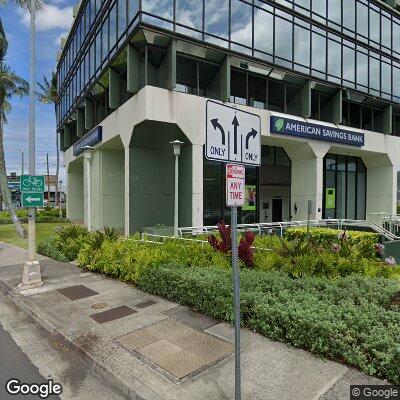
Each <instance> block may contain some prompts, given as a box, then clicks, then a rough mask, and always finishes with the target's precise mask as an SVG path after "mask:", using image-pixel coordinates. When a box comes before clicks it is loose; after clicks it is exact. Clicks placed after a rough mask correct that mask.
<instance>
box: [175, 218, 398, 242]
mask: <svg viewBox="0 0 400 400" xmlns="http://www.w3.org/2000/svg"><path fill="white" fill-rule="evenodd" d="M399 223H400V216H399ZM349 225H350V226H354V227H360V228H368V229H371V230H373V231H375V232H377V233H379V234H380V235H382V236H384V237H385V239H387V240H390V241H391V240H397V239H400V237H399V236H396V235H395V234H394V233H392V232H390V231H389V230H387V229H385V228H383V227H382V226H380V225H378V224H376V223H375V222H373V221H367V220H353V219H321V220H310V221H307V220H302V221H285V222H263V223H254V224H239V225H238V231H240V232H243V231H252V232H254V231H256V232H258V234H259V235H260V236H261V235H263V234H271V233H272V232H274V231H279V235H280V236H281V237H282V236H283V233H284V230H285V229H287V228H292V227H305V226H310V227H335V228H336V229H343V226H349ZM217 231H218V227H217V226H216V225H214V226H210V225H209V226H189V227H180V228H178V235H179V237H183V236H184V235H190V236H198V235H202V234H209V233H212V232H217Z"/></svg>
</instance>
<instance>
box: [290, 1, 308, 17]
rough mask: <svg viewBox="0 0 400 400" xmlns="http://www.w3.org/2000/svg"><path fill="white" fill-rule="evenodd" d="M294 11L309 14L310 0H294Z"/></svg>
mask: <svg viewBox="0 0 400 400" xmlns="http://www.w3.org/2000/svg"><path fill="white" fill-rule="evenodd" d="M294 2H295V7H294V9H295V11H297V12H299V13H301V14H304V15H307V16H309V15H310V8H311V4H310V0H295V1H294Z"/></svg>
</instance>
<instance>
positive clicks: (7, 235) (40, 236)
mask: <svg viewBox="0 0 400 400" xmlns="http://www.w3.org/2000/svg"><path fill="white" fill-rule="evenodd" d="M65 225H66V224H63V223H43V224H36V243H40V242H41V241H43V240H45V239H47V238H49V237H51V236H54V234H55V233H54V231H55V229H57V228H58V227H60V226H65ZM24 227H25V229H26V230H27V229H28V225H27V224H24ZM0 241H2V242H6V243H10V244H13V245H15V246H19V247H22V248H24V249H27V248H28V240H27V239H21V238H20V237H19V236H18V235H17V232H16V230H15V227H14V225H13V224H7V225H0Z"/></svg>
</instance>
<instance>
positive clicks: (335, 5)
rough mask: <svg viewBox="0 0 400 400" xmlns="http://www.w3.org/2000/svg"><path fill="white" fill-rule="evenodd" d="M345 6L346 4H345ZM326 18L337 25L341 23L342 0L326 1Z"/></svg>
mask: <svg viewBox="0 0 400 400" xmlns="http://www.w3.org/2000/svg"><path fill="white" fill-rule="evenodd" d="M346 8H347V6H346ZM328 19H329V20H330V21H333V22H336V23H337V24H338V25H341V23H342V0H329V1H328Z"/></svg>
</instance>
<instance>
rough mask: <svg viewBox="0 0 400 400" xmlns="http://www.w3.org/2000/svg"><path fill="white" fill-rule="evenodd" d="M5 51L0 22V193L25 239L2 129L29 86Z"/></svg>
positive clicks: (4, 38) (4, 40) (4, 39)
mask: <svg viewBox="0 0 400 400" xmlns="http://www.w3.org/2000/svg"><path fill="white" fill-rule="evenodd" d="M0 1H2V0H0ZM7 49H8V42H7V37H6V35H5V32H4V29H3V24H2V22H1V20H0V191H1V194H2V197H3V201H4V204H5V206H6V208H7V209H8V211H9V213H10V215H11V218H12V220H13V223H14V225H15V228H16V230H17V233H18V235H19V236H20V237H26V231H25V229H24V227H23V226H22V224H21V222H20V220H19V218H18V216H17V213H16V211H15V207H14V205H13V203H12V197H11V191H10V188H9V187H8V181H7V172H6V162H5V157H4V142H3V133H4V130H3V128H4V124H6V123H7V114H8V113H9V112H10V111H11V110H12V106H11V103H10V99H11V98H12V97H13V96H18V97H22V96H26V95H27V94H28V92H29V85H28V83H27V82H26V81H25V80H24V79H22V78H20V77H19V76H17V75H16V74H15V73H14V71H12V69H11V68H10V67H9V66H8V65H7V64H6V63H5V57H6V54H7Z"/></svg>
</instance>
